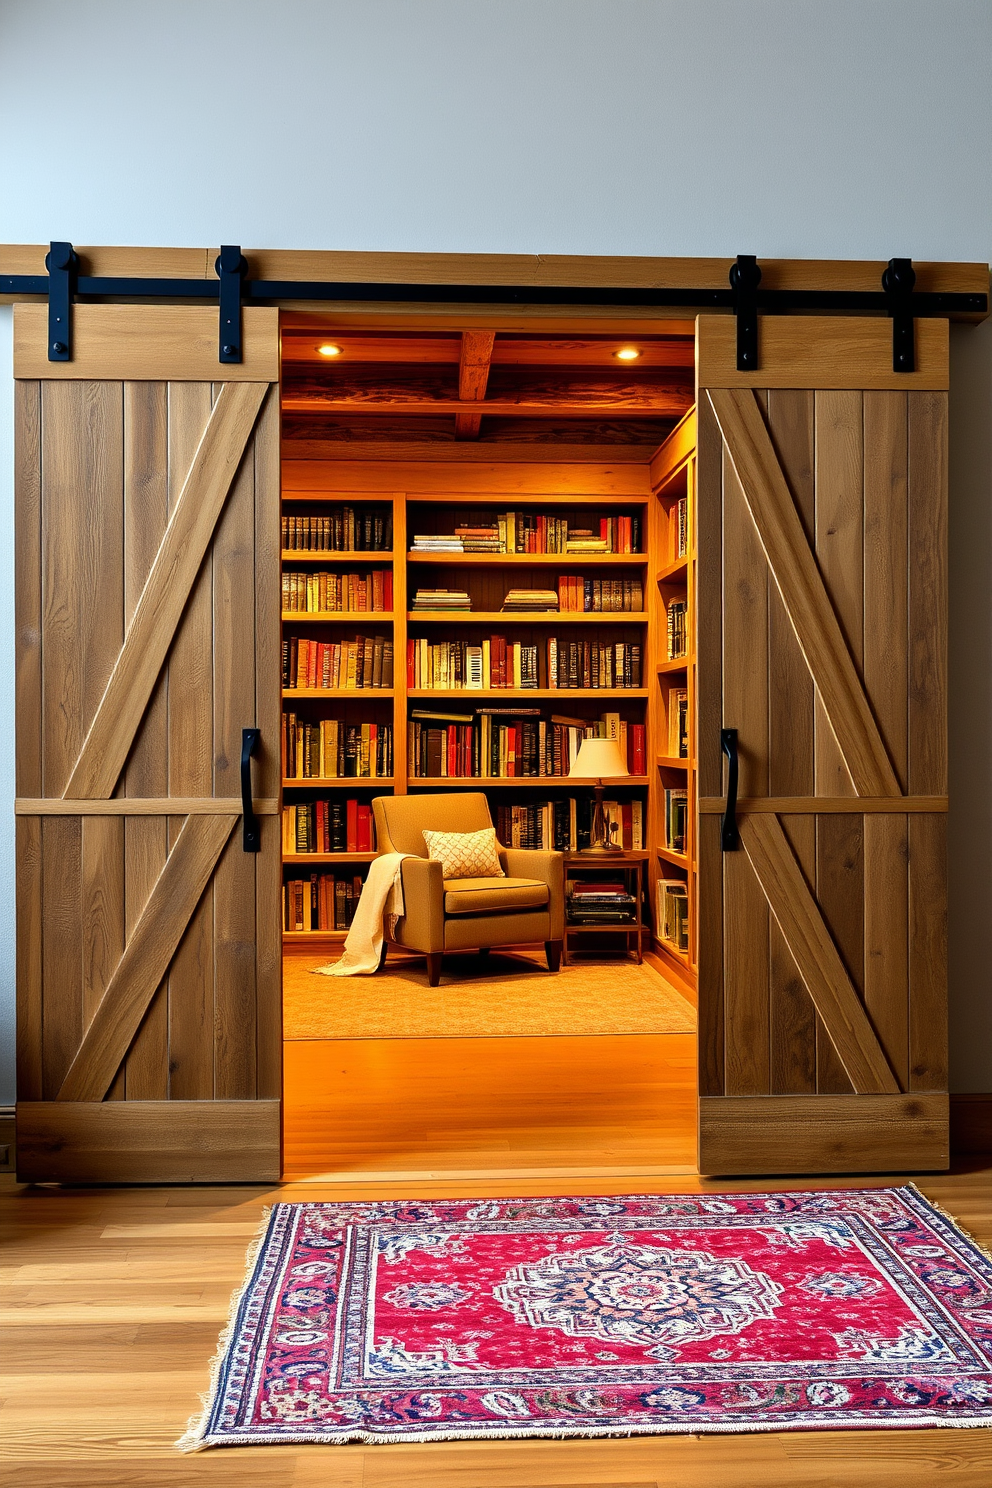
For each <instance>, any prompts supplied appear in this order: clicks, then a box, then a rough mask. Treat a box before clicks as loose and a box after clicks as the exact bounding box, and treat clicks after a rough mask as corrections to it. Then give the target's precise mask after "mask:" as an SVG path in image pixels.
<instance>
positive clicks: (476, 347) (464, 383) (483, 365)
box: [455, 331, 496, 439]
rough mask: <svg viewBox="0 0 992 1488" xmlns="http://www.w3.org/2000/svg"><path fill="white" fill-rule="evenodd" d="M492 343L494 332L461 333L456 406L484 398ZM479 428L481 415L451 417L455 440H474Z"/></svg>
mask: <svg viewBox="0 0 992 1488" xmlns="http://www.w3.org/2000/svg"><path fill="white" fill-rule="evenodd" d="M495 340H496V333H495V331H462V352H461V358H460V360H459V363H458V400H459V402H461V403H466V402H477V403H478V402H481V401H482V399H483V398H484V397H485V396H486V383H487V382H488V381H489V366H490V363H491V361H492V355H493V343H494V342H495ZM481 428H482V414H481V413H456V414H455V438H456V439H478V437H479V430H480V429H481Z"/></svg>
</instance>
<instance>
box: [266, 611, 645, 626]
mask: <svg viewBox="0 0 992 1488" xmlns="http://www.w3.org/2000/svg"><path fill="white" fill-rule="evenodd" d="M283 618H284V619H285V616H284V617H283ZM406 618H407V621H408V623H409V624H411V625H413V624H417V625H420V624H424V623H426V624H427V625H440V624H450V623H451V621H452V620H454V621H457V622H458V624H459V625H647V623H648V620H649V618H650V617H649V616H648V615H647V614H646V613H645V612H644V611H643V610H588V611H583V612H582V613H581V614H576V613H574V612H569V611H568V610H561V611H559V610H539V611H537V612H535V613H533V614H519V613H517V614H507V613H506V612H505V611H504V610H456V611H449V612H447V613H446V612H444V611H442V610H411V611H410V612H409V614H408V615H407V617H406Z"/></svg>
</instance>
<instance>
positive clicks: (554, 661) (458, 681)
mask: <svg viewBox="0 0 992 1488" xmlns="http://www.w3.org/2000/svg"><path fill="white" fill-rule="evenodd" d="M641 655H642V648H641V646H640V644H639V643H638V642H629V641H601V640H598V639H592V638H588V639H583V640H578V641H573V640H569V639H567V638H565V637H562V636H549V637H548V639H547V641H546V643H545V647H544V657H543V662H544V665H543V666H542V655H541V648H540V647H539V646H537V645H534V644H532V643H529V642H526V641H514V640H508V639H507V638H506V636H495V635H494V636H488V637H487V638H486V639H485V640H483V641H480V642H478V643H473V642H470V641H429V640H428V639H427V638H426V637H425V636H421V637H415V636H411V637H410V639H409V640H408V641H407V652H406V681H407V687H409V688H412V689H417V688H420V689H424V690H426V691H429V692H459V691H466V692H472V691H476V692H487V691H493V690H497V689H500V688H509V689H512V690H515V691H526V690H528V689H539V688H548V689H557V690H561V691H566V690H568V689H584V690H587V691H602V690H616V689H620V690H622V689H624V688H635V687H640V686H641Z"/></svg>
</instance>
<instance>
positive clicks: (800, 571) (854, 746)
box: [708, 390, 898, 796]
mask: <svg viewBox="0 0 992 1488" xmlns="http://www.w3.org/2000/svg"><path fill="white" fill-rule="evenodd" d="M708 397H709V399H710V402H711V404H712V405H713V410H714V412H715V413H716V416H717V419H718V421H719V423H720V428H721V432H722V433H723V437H724V441H725V443H726V444H727V448H728V450H729V452H730V456H731V459H732V460H733V462H734V468H735V470H736V472H737V476H738V478H739V480H740V482H741V487H742V489H743V491H744V493H745V496H746V498H747V501H748V506H749V509H750V511H751V516H752V518H753V520H754V523H755V526H756V528H757V530H758V534H759V536H760V538H761V543H762V547H763V548H764V551H765V556H766V558H767V560H768V565H769V568H770V569H771V572H772V575H773V577H774V579H775V582H776V584H777V585H778V589H779V593H780V594H781V596H782V599H783V602H784V603H785V607H786V609H787V610H788V613H789V617H790V619H791V621H792V625H793V628H794V630H795V632H796V635H797V637H798V640H799V644H800V645H801V647H802V649H803V655H804V656H805V658H806V663H807V665H808V667H809V669H810V673H811V674H812V677H813V681H814V683H815V684H816V686H817V689H818V691H819V694H820V697H821V698H822V700H823V704H824V708H825V710H826V713H827V717H828V718H829V721H830V725H831V728H832V729H833V732H834V734H835V735H836V737H837V740H838V743H839V744H840V747H841V750H842V752H843V755H844V759H845V761H846V763H847V767H848V770H849V771H850V774H851V778H852V780H853V782H854V785H855V789H856V790H857V791H858V793H859V794H864V795H876V796H881V795H896V794H898V781H897V780H896V777H895V774H894V772H893V769H892V764H891V762H890V760H889V758H888V755H887V754H886V752H885V746H884V745H883V743H882V740H881V738H880V736H879V733H878V728H877V726H876V724H875V720H874V718H873V716H872V712H871V708H870V706H869V704H868V700H867V698H866V697H865V694H864V689H863V687H862V685H861V680H860V677H859V676H858V672H857V668H856V666H855V663H854V661H853V659H852V657H851V653H850V651H849V649H848V646H847V644H846V642H845V638H844V635H843V632H842V630H841V628H840V625H839V624H838V621H837V617H836V615H835V612H834V609H833V606H832V604H831V601H830V597H829V596H828V594H827V591H826V589H825V587H824V584H823V580H822V579H821V577H820V574H819V571H818V569H817V566H816V562H815V561H814V558H813V554H812V553H811V552H810V547H809V543H808V541H807V538H806V534H805V532H804V531H803V526H802V522H801V520H800V518H799V514H798V512H797V511H796V506H795V502H794V501H793V498H792V494H791V492H790V490H789V487H788V484H787V482H786V480H785V477H784V475H783V473H782V468H781V466H780V465H779V463H778V460H777V459H776V457H775V451H774V449H773V447H772V443H771V440H770V438H769V436H768V431H767V428H766V427H765V423H764V420H763V418H762V416H761V410H760V409H759V407H758V405H757V403H756V402H755V399H754V394H753V393H751V392H748V391H719V390H713V391H711V392H709V393H708Z"/></svg>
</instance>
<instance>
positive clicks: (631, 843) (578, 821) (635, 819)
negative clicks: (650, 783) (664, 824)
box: [493, 796, 644, 852]
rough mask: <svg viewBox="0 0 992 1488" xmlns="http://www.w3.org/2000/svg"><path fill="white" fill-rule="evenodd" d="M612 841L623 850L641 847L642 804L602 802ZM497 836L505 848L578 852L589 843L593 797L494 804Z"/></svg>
mask: <svg viewBox="0 0 992 1488" xmlns="http://www.w3.org/2000/svg"><path fill="white" fill-rule="evenodd" d="M603 810H604V812H605V813H606V820H607V824H608V825H609V824H612V826H613V829H614V830H613V840H614V841H615V842H616V843H618V844H622V845H623V847H624V849H625V851H628V852H630V851H635V850H641V849H642V848H643V845H644V804H643V802H641V801H604V802H603ZM493 825H494V826H495V828H496V836H497V837H498V839H499V841H500V842H501V843H502V844H503V846H504V847H524V848H537V849H539V850H541V851H544V852H552V851H553V852H581V850H582V849H583V848H584V847H588V846H589V843H590V840H591V827H592V798H591V797H589V796H586V797H575V796H570V797H567V798H566V799H564V800H559V801H531V802H529V803H528V804H527V805H525V806H503V805H499V804H497V806H496V807H495V809H494V811H493Z"/></svg>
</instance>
